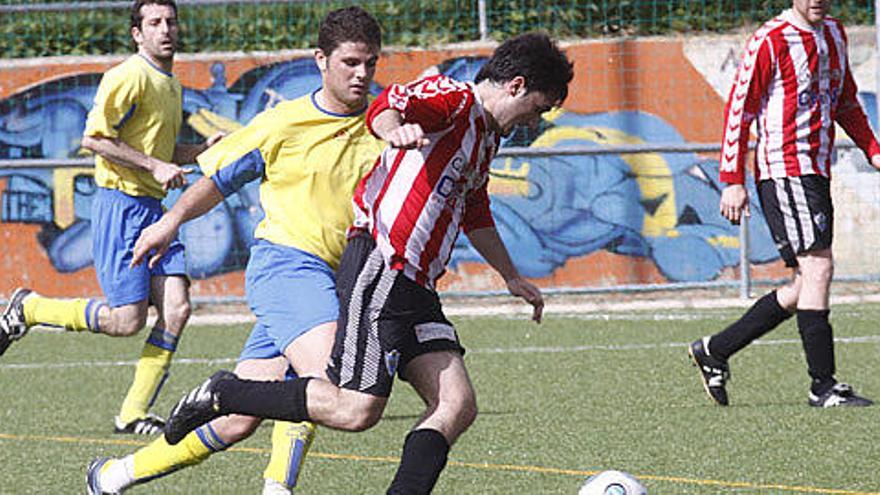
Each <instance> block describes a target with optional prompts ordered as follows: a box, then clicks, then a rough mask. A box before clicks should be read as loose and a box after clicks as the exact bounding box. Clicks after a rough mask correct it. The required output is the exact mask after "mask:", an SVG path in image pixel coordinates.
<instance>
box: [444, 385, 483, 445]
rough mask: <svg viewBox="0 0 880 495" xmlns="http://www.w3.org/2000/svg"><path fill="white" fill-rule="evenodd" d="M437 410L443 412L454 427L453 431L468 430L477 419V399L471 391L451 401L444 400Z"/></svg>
mask: <svg viewBox="0 0 880 495" xmlns="http://www.w3.org/2000/svg"><path fill="white" fill-rule="evenodd" d="M438 409H442V410H443V411H445V414H446V416H447V417H449V418H450V419H451V420H452V422H453V423H454V425H455V430H457V431H458V432H459V434H461V432H463V431H465V430H467V429H468V428H470V426H471V425H472V424H474V421H476V419H477V398H476V395H474V393H473V391H471V393H468V394H462V395H460V396H457V397H455V398H453V399H444V400H443V401H441V403H440V404H439V407H438Z"/></svg>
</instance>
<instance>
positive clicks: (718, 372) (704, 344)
mask: <svg viewBox="0 0 880 495" xmlns="http://www.w3.org/2000/svg"><path fill="white" fill-rule="evenodd" d="M688 355H690V357H691V361H693V363H694V366H696V367H697V368H699V370H700V379H701V380H702V381H703V389H705V390H706V395H708V396H709V398H710V399H712V402H714V403H716V404H718V405H719V406H726V405H727V403H728V402H727V389H725V388H724V387H725V385H727V381H728V380H730V367H729V366H728V365H727V360H725V359H718V358H716V357H715V356H712V355H711V354H709V337H703V338H702V339H700V340H696V341H694V342H691V344H690V345H689V346H688Z"/></svg>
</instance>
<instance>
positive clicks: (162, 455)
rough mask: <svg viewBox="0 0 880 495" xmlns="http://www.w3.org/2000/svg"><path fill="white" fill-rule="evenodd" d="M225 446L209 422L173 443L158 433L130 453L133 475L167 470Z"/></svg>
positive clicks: (154, 475) (148, 475)
mask: <svg viewBox="0 0 880 495" xmlns="http://www.w3.org/2000/svg"><path fill="white" fill-rule="evenodd" d="M226 447H227V444H226V443H224V442H223V441H222V440H220V438H219V437H218V436H217V434H216V433H215V432H214V429H213V428H211V424H210V423H209V424H206V425H203V426H200V427H199V428H197V429H196V431H194V432H192V433H190V434H189V435H187V436H185V437H184V438H183V440H181V441H180V443H178V444H177V445H168V442H166V441H165V437H164V436H161V437H159V438H157V439H155V440H153V441H152V442H151V443H150V444H149V445H147V446H146V447H143V448H141V449H139V450H138V451H137V452H135V453H134V479H135V480H136V481H138V482H140V481H147V480H150V479H153V478H158V477H161V476H165V475H166V474H171V473H173V472H174V471H177V470H178V469H182V468H185V467H187V466H193V465H196V464H198V463H200V462H202V461H204V460H205V459H207V458H208V457H209V456H210V455H211V454H213V453H214V452H218V451H220V450H223V449H225V448H226Z"/></svg>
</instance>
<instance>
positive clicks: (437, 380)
mask: <svg viewBox="0 0 880 495" xmlns="http://www.w3.org/2000/svg"><path fill="white" fill-rule="evenodd" d="M405 376H406V379H407V380H408V381H409V382H410V384H412V386H413V388H415V389H416V391H417V392H418V393H419V395H420V396H421V397H422V399H424V401H425V404H426V406H427V408H426V410H425V413H424V415H423V416H422V418H421V420H420V421H419V423H418V424H417V425H416V426H415V427H414V428H413V429H412V431H410V432H409V434H408V435H407V436H406V440H405V441H404V444H403V453H402V454H401V458H400V465H399V466H398V468H397V473H396V474H395V475H394V479H393V480H392V482H391V485H390V487H389V488H388V493H389V494H408V493H430V492H431V491H432V490H433V488H434V485H435V484H436V483H437V478H438V477H439V476H440V472H441V471H442V470H443V468H444V467H445V466H446V459H447V456H448V453H449V449H450V447H451V446H452V445H453V444H454V443H455V441H456V440H457V439H458V437H459V436H460V435H461V434H462V433H464V431H465V430H467V428H468V427H470V425H471V424H472V423H473V421H474V420H475V419H476V417H477V402H476V395H475V393H474V388H473V385H471V381H470V379H469V378H468V374H467V371H466V369H465V366H464V361H463V360H462V357H461V354H460V353H458V352H455V351H442V352H431V353H428V354H423V355H421V356H418V357H416V358H414V359H413V360H412V361H410V362H409V363H408V364H407V365H406V368H405Z"/></svg>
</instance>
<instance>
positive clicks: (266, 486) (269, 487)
mask: <svg viewBox="0 0 880 495" xmlns="http://www.w3.org/2000/svg"><path fill="white" fill-rule="evenodd" d="M264 481H265V482H264V483H263V495H291V494H292V493H293V490H291V489H289V488H287V487H286V486H284V485H283V484H281V483H280V482H279V481H278V480H273V479H272V478H265V479H264Z"/></svg>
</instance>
